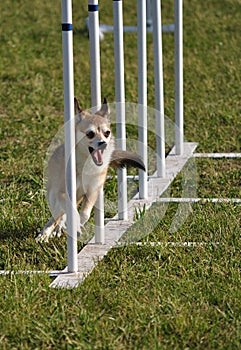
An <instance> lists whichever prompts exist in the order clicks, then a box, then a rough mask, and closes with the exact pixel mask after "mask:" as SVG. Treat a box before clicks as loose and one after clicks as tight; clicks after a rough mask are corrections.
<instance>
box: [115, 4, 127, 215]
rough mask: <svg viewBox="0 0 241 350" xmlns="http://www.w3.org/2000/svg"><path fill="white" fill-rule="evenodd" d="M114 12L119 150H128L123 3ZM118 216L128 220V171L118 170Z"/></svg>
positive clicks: (116, 5)
mask: <svg viewBox="0 0 241 350" xmlns="http://www.w3.org/2000/svg"><path fill="white" fill-rule="evenodd" d="M113 10H114V57H115V95H116V138H117V140H116V141H117V148H119V149H122V150H125V149H126V130H125V83H124V44H123V10H122V1H121V0H120V1H117V0H113ZM118 216H119V219H120V220H127V218H128V213H127V178H126V169H118Z"/></svg>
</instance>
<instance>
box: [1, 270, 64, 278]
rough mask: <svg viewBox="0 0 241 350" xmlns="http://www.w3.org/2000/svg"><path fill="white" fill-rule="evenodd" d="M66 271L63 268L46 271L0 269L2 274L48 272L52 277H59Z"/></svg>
mask: <svg viewBox="0 0 241 350" xmlns="http://www.w3.org/2000/svg"><path fill="white" fill-rule="evenodd" d="M63 273H64V272H63V271H61V270H52V271H44V270H19V271H14V270H0V275H3V276H7V275H42V274H48V275H49V276H50V277H57V276H58V275H60V274H63Z"/></svg>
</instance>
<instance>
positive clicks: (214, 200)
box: [158, 197, 241, 203]
mask: <svg viewBox="0 0 241 350" xmlns="http://www.w3.org/2000/svg"><path fill="white" fill-rule="evenodd" d="M158 202H160V203H198V202H201V203H241V198H174V197H173V198H159V199H158Z"/></svg>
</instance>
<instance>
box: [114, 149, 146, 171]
mask: <svg viewBox="0 0 241 350" xmlns="http://www.w3.org/2000/svg"><path fill="white" fill-rule="evenodd" d="M128 166H132V167H134V168H139V169H141V170H144V171H146V168H145V164H144V163H143V161H142V159H141V157H140V156H138V154H136V153H134V152H129V151H121V150H115V151H113V152H112V155H111V160H110V167H113V168H125V167H128Z"/></svg>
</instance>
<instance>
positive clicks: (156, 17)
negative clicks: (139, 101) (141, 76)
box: [152, 0, 166, 177]
mask: <svg viewBox="0 0 241 350" xmlns="http://www.w3.org/2000/svg"><path fill="white" fill-rule="evenodd" d="M152 20H153V38H154V73H155V100H156V106H155V107H156V152H157V176H158V177H165V174H166V162H165V126H164V121H165V118H164V89H163V63H162V21H161V1H160V0H152Z"/></svg>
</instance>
